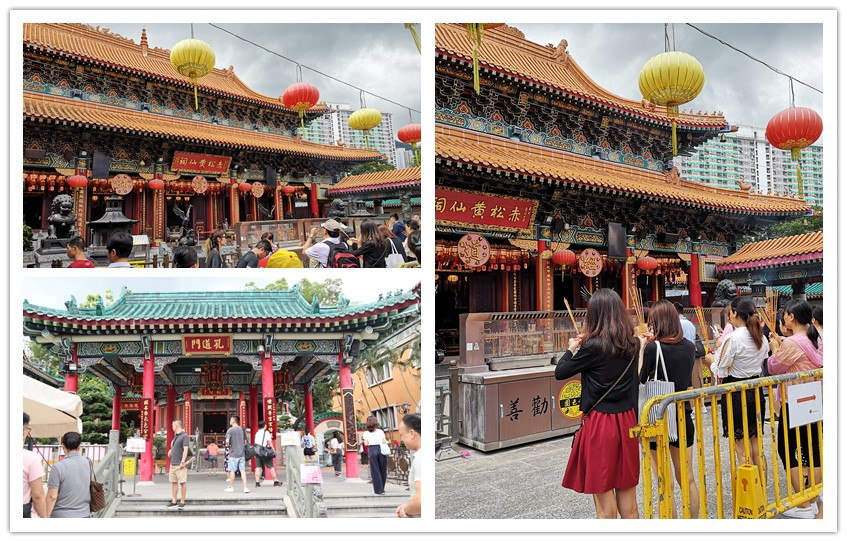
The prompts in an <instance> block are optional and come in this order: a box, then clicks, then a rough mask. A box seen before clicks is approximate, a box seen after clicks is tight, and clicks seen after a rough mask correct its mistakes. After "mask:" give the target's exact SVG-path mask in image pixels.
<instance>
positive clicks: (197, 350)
mask: <svg viewBox="0 0 847 542" xmlns="http://www.w3.org/2000/svg"><path fill="white" fill-rule="evenodd" d="M182 351H183V352H184V353H185V355H186V356H206V355H209V354H218V355H224V356H228V355H230V354H232V336H231V335H183V336H182Z"/></svg>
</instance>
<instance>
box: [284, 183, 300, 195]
mask: <svg viewBox="0 0 847 542" xmlns="http://www.w3.org/2000/svg"><path fill="white" fill-rule="evenodd" d="M294 192H297V189H296V188H295V187H293V186H291V185H290V184H287V185H285V186H283V187H282V193H283V194H288V195H289V196H290V195H291V194H293V193H294Z"/></svg>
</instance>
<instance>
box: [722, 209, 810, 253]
mask: <svg viewBox="0 0 847 542" xmlns="http://www.w3.org/2000/svg"><path fill="white" fill-rule="evenodd" d="M812 210H813V211H814V214H813V215H812V216H801V217H797V218H792V219H791V220H784V221H782V222H777V223H776V224H772V225H770V226H768V227H767V228H765V229H764V230H762V231H760V232H758V233H755V234H752V235H746V236H744V237H743V238H742V239H741V240H740V241H739V243H738V245H739V247H741V246H743V245H746V244H747V243H755V242H757V241H765V240H767V239H777V238H779V237H790V236H792V235H802V234H804V233H813V232H817V231H822V230H823V207H818V206H813V207H812Z"/></svg>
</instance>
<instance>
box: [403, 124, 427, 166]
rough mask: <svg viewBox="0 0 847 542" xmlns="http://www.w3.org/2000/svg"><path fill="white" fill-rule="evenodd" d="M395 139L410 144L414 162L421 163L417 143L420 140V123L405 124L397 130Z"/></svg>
mask: <svg viewBox="0 0 847 542" xmlns="http://www.w3.org/2000/svg"><path fill="white" fill-rule="evenodd" d="M397 139H399V140H400V141H402V142H403V143H406V144H408V145H411V146H412V152H414V153H415V164H417V165H421V157H420V154H419V151H418V143H420V141H421V125H420V124H407V125H406V126H403V127H402V128H400V129H399V130H397Z"/></svg>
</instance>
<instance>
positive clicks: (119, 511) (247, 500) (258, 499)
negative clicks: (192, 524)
mask: <svg viewBox="0 0 847 542" xmlns="http://www.w3.org/2000/svg"><path fill="white" fill-rule="evenodd" d="M275 493H276V494H275V495H262V494H259V493H258V492H252V493H250V494H247V495H245V494H243V493H234V494H225V495H221V496H210V495H208V494H207V495H204V496H195V497H194V498H192V496H191V493H189V494H188V498H186V500H185V508H183V509H182V510H179V509H178V508H176V507H174V508H166V505H167V503H168V502H170V499H164V500H163V499H161V498H155V497H123V498H122V499H121V503H120V504H119V505H118V507H117V508H116V509H115V517H116V518H129V517H158V516H213V517H227V516H269V517H279V518H287V517H288V511H287V510H286V508H285V503H284V502H283V495H284V492H282V491H277V492H275Z"/></svg>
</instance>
